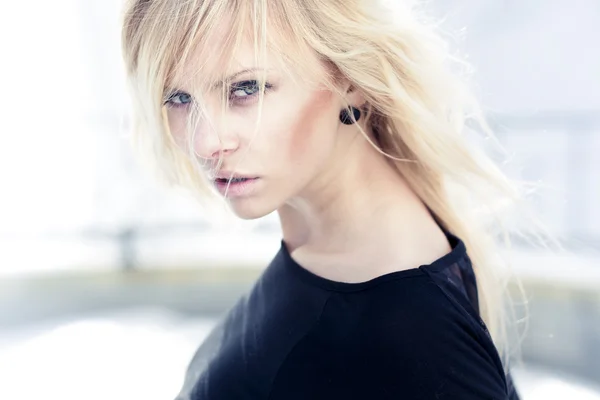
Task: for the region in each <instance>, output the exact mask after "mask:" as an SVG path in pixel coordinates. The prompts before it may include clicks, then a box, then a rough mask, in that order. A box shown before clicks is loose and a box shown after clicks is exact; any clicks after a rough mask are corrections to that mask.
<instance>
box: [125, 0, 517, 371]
mask: <svg viewBox="0 0 600 400" xmlns="http://www.w3.org/2000/svg"><path fill="white" fill-rule="evenodd" d="M413 3H414V2H412V1H389V0H388V1H384V0H330V1H324V0H281V1H268V0H237V1H236V0H229V1H228V0H186V1H173V0H153V1H148V0H130V1H129V2H128V4H127V6H126V9H125V15H124V23H123V35H122V40H123V52H124V59H125V63H126V68H127V74H128V79H129V83H130V87H131V90H132V94H133V96H132V98H133V110H134V130H135V132H136V136H134V138H135V139H136V144H137V145H139V146H140V147H141V150H142V151H143V153H144V154H147V155H149V156H150V158H151V159H152V160H153V162H154V165H156V166H157V170H158V171H159V172H161V173H162V174H163V176H164V177H165V178H166V179H167V180H168V181H169V182H173V183H176V184H180V185H184V186H186V187H188V188H191V189H192V191H193V192H195V193H203V194H205V193H207V190H206V187H207V185H206V182H204V177H203V175H202V174H201V173H199V171H198V167H197V162H196V160H195V159H194V158H193V157H189V154H185V152H183V151H182V150H180V149H179V148H178V147H177V146H176V145H175V143H174V141H173V139H172V137H171V135H170V133H169V130H168V124H167V121H166V115H165V108H164V96H165V90H166V88H167V87H168V86H169V85H170V83H171V82H172V81H173V79H174V78H175V77H177V75H178V74H180V72H178V71H180V70H181V66H182V65H184V64H185V63H186V62H192V61H190V60H191V53H192V52H193V51H194V49H197V48H200V49H202V48H210V46H206V42H207V41H209V40H210V38H211V37H214V35H215V32H217V30H219V29H221V30H222V29H223V26H224V24H225V23H226V24H227V27H228V28H229V30H228V31H227V35H226V38H225V43H223V45H222V46H221V45H220V46H219V47H218V48H217V46H214V45H213V47H212V49H211V51H213V53H210V56H211V57H213V60H215V59H217V58H218V60H219V62H223V63H225V62H229V61H231V59H232V57H233V54H234V53H235V50H236V48H237V45H238V44H239V43H240V41H241V40H242V38H244V37H248V33H250V35H251V36H252V38H253V39H254V44H255V50H256V54H257V57H262V56H264V54H265V52H266V49H267V48H270V49H272V50H275V51H276V54H279V55H280V56H281V57H282V60H283V61H284V64H285V65H288V66H294V67H295V68H300V69H303V70H304V71H305V72H307V73H308V72H310V69H311V65H310V64H308V63H307V60H309V59H311V57H312V59H314V58H315V57H314V56H315V55H316V56H317V57H318V59H319V60H320V61H322V62H324V63H326V64H327V65H329V66H331V67H332V70H333V71H334V72H335V74H332V75H331V76H327V77H325V78H326V79H325V80H327V81H328V82H329V84H330V86H331V87H332V88H333V89H335V86H334V85H333V83H332V82H333V81H334V78H333V76H334V75H339V76H342V77H344V78H345V79H347V80H348V81H349V82H351V83H352V85H353V86H354V87H355V88H356V89H357V90H359V91H360V92H361V93H362V94H363V95H364V97H365V99H366V102H367V104H368V107H367V108H368V109H367V110H366V111H367V112H366V116H365V118H366V123H367V124H369V126H370V128H371V129H372V130H373V132H376V135H377V140H375V141H372V142H371V143H372V144H373V145H374V146H376V147H377V148H378V150H379V151H381V152H382V153H383V154H385V155H386V156H387V157H390V158H391V159H393V160H394V163H395V166H396V167H397V170H398V172H399V173H400V174H401V175H402V177H403V178H404V179H405V180H406V181H407V182H408V184H409V185H410V186H411V188H412V189H413V190H414V191H415V192H416V193H417V195H418V196H419V197H420V198H421V199H422V201H423V202H424V203H425V204H426V205H427V206H428V207H429V209H430V210H431V211H432V212H433V213H434V214H435V216H436V217H437V219H438V221H439V223H440V224H441V225H442V226H443V227H444V228H445V229H447V230H448V231H449V232H451V233H452V234H454V235H456V236H457V237H459V238H461V239H462V240H463V242H464V243H465V245H466V248H467V251H468V253H469V256H470V258H471V260H472V263H473V267H474V271H475V274H476V278H477V284H478V292H479V299H480V301H479V303H480V314H481V316H482V319H483V320H484V321H485V323H486V326H487V327H488V329H489V332H490V334H491V336H492V338H493V340H494V342H495V344H496V347H497V348H498V350H499V352H500V354H501V356H502V358H503V361H504V362H505V365H506V360H507V358H508V356H509V355H510V352H509V351H508V350H509V347H508V343H509V334H508V332H509V331H508V328H509V327H510V326H513V325H512V322H510V317H511V315H510V312H508V311H507V310H508V309H507V307H506V305H507V303H508V302H507V301H506V299H507V296H506V292H507V290H506V289H507V283H508V280H509V279H508V278H509V276H510V274H508V268H506V267H507V264H506V263H505V262H503V260H502V259H501V258H500V257H498V254H499V252H498V251H497V249H496V248H495V239H496V234H495V233H494V232H492V231H490V227H491V226H492V224H491V223H492V222H493V223H494V224H493V225H494V226H501V224H500V222H501V221H502V220H501V219H500V218H499V217H500V216H501V215H502V213H501V210H502V209H504V208H505V206H506V205H508V204H514V203H515V202H516V201H518V200H519V199H520V198H521V197H520V193H519V190H517V188H516V187H515V185H514V184H513V183H511V182H510V181H509V180H508V179H507V178H506V177H505V176H504V175H503V174H502V173H501V171H500V170H499V169H498V168H497V167H496V166H495V165H494V163H493V162H491V161H490V159H489V158H488V157H485V156H483V155H482V153H481V152H477V151H476V150H475V148H473V146H471V145H470V142H469V141H468V140H467V138H466V136H465V132H466V131H468V132H475V131H477V132H480V133H484V135H486V136H487V137H490V138H493V135H491V132H490V129H489V127H488V126H487V124H486V123H485V120H484V118H483V116H482V112H481V110H480V108H479V106H478V104H477V101H476V100H475V99H474V97H473V96H472V95H471V93H470V91H469V89H468V86H467V84H466V83H465V82H464V80H463V79H461V77H460V74H457V70H456V67H458V68H459V70H464V69H465V66H466V64H464V63H462V62H461V61H460V60H459V59H458V58H455V57H453V56H452V55H451V53H450V51H449V50H448V46H447V44H446V42H445V41H444V40H442V36H441V35H440V34H439V33H438V31H437V28H436V25H435V24H432V23H428V22H427V21H426V20H425V19H424V17H423V15H422V14H421V13H420V9H419V8H418V7H416V5H415V4H413ZM273 32H276V33H277V34H272V33H273ZM217 51H219V53H218V54H217V53H216V52H217ZM197 61H198V60H195V62H197ZM199 68H201V66H200V67H199ZM199 75H200V73H199ZM187 78H190V77H187ZM488 142H489V141H488ZM512 350H514V349H512Z"/></svg>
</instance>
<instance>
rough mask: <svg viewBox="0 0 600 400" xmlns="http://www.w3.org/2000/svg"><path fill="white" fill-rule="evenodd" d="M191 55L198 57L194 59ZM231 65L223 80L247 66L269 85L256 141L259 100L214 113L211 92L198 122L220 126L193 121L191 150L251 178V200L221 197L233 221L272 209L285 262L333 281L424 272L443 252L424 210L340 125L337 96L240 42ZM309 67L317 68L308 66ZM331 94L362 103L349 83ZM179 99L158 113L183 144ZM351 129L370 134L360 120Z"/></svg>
mask: <svg viewBox="0 0 600 400" xmlns="http://www.w3.org/2000/svg"><path fill="white" fill-rule="evenodd" d="M198 57H199V58H198V59H202V58H201V57H202V56H201V54H200V53H199V54H198ZM204 59H205V58H204ZM273 59H275V57H272V56H269V57H268V58H267V60H273ZM235 61H236V63H235V64H234V65H232V68H231V69H229V70H227V71H225V75H231V74H234V73H236V72H238V71H241V70H244V69H247V68H255V67H259V68H264V69H266V70H267V71H268V72H267V78H266V79H267V82H268V83H269V84H270V85H272V87H271V88H270V89H268V90H267V91H266V92H265V96H264V104H263V107H264V108H263V113H262V117H261V124H260V129H259V131H258V134H256V135H255V134H254V131H253V129H252V127H253V126H254V123H255V121H256V117H257V110H258V96H254V97H252V96H249V97H246V98H245V99H244V100H243V101H242V100H241V99H238V98H237V97H235V99H234V100H233V102H232V105H231V106H230V107H229V108H228V109H227V110H226V111H225V113H226V114H225V115H222V114H220V108H219V107H218V104H219V100H218V94H217V93H210V92H207V93H203V96H202V99H203V101H204V102H205V103H204V105H205V106H206V108H207V114H209V115H210V117H211V118H212V119H213V120H214V121H226V124H225V123H218V122H217V123H215V124H214V125H210V124H208V123H207V122H206V121H205V120H201V121H200V123H199V124H198V126H197V127H196V132H195V140H194V143H193V146H194V151H195V153H196V154H197V156H198V157H199V158H200V160H201V161H203V164H206V165H207V166H209V167H210V166H214V165H216V160H217V159H218V157H219V153H222V155H223V164H222V166H221V171H232V172H235V173H236V174H240V175H245V176H253V177H259V179H258V180H257V181H256V182H255V183H253V185H255V186H254V188H253V189H254V190H253V191H252V192H251V194H249V195H243V196H234V197H230V198H228V199H227V200H228V203H229V205H230V207H231V209H232V210H233V212H234V213H235V214H237V215H238V216H239V217H240V218H243V219H254V218H260V217H262V216H265V215H267V214H269V213H271V212H273V211H276V212H277V213H278V215H279V218H280V221H281V227H282V232H283V240H284V242H285V244H286V247H287V248H288V250H289V251H290V253H291V255H292V257H293V258H294V260H295V261H297V262H298V263H299V264H300V265H302V266H303V267H304V268H306V269H308V270H309V271H311V272H313V273H315V274H317V275H319V276H322V277H324V278H327V279H331V280H335V281H342V282H363V281H367V280H370V279H373V278H375V277H377V276H380V275H383V274H386V273H390V272H394V271H399V270H404V269H410V268H415V267H418V266H420V265H424V264H429V263H431V262H433V261H435V260H436V259H438V258H440V257H441V256H443V255H445V254H447V253H448V252H449V251H450V246H449V244H448V242H447V240H446V238H445V236H444V234H443V232H442V231H441V230H440V228H439V227H438V226H437V224H436V223H435V222H434V220H433V219H432V217H431V216H430V214H429V213H428V211H427V209H426V207H425V206H424V205H423V203H422V202H421V201H420V200H419V198H418V197H417V196H416V195H415V194H414V192H413V191H412V190H411V189H410V188H409V187H408V185H407V184H406V182H405V181H404V180H403V179H402V178H401V176H400V175H399V174H398V173H397V171H396V170H395V169H394V168H393V166H392V165H391V164H390V163H389V162H388V160H386V159H385V158H384V157H383V156H382V155H381V154H380V153H378V152H377V151H376V150H375V149H373V147H372V146H371V145H370V144H369V143H368V141H367V140H366V139H365V138H364V136H363V135H362V134H361V132H360V131H359V129H358V128H357V125H344V124H342V123H341V122H340V120H339V113H340V110H342V109H343V108H344V99H343V98H341V97H340V96H339V95H338V94H336V93H333V92H332V91H330V90H328V89H327V88H326V87H325V86H324V85H321V84H317V83H307V82H318V81H319V79H305V78H306V77H300V78H301V79H298V78H299V77H297V76H290V75H289V74H287V73H284V71H283V70H282V69H281V68H279V65H278V64H277V63H276V62H270V63H267V64H266V65H255V64H254V57H253V52H252V47H251V46H250V45H249V44H245V45H242V46H241V47H240V48H239V51H238V53H237V54H236V57H235ZM313 62H314V63H318V61H317V59H316V58H315V60H313ZM315 65H316V64H315ZM215 67H218V65H215ZM185 68H189V70H188V71H186V70H184V71H183V73H182V74H181V75H182V76H187V77H191V76H193V74H194V69H193V66H186V67H185ZM215 71H218V68H217V69H215ZM315 71H316V75H315V76H314V78H319V76H318V75H319V74H320V75H321V78H322V77H324V76H325V74H326V72H327V70H326V67H325V66H324V65H319V66H318V68H317V69H315ZM255 79H259V75H258V74H257V73H256V72H246V73H242V74H240V75H239V76H237V77H236V78H235V79H234V84H235V82H239V81H248V80H255ZM339 88H340V89H341V93H345V95H346V97H345V100H346V101H348V102H349V103H350V104H352V105H354V106H356V107H359V106H361V105H362V104H364V99H363V98H362V96H361V95H360V93H359V92H358V91H356V90H354V89H353V88H352V86H351V85H350V83H349V82H346V81H344V80H341V79H340V80H339ZM186 89H187V88H186V85H185V83H184V82H180V83H179V84H178V85H177V86H176V90H177V91H181V92H186ZM188 90H189V89H188ZM188 93H189V92H188ZM234 93H235V94H236V95H237V94H245V93H244V92H243V91H235V92H234ZM182 100H185V101H188V100H189V98H188V97H186V96H185V95H184V96H179V97H177V98H174V99H173V100H172V102H171V103H169V104H168V111H167V113H168V119H169V126H170V129H171V133H172V134H173V136H174V138H175V141H176V142H177V143H178V144H179V145H180V146H185V135H186V132H185V124H186V117H187V114H188V112H189V107H188V106H186V105H185V104H179V103H184V101H182ZM216 110H219V112H216ZM358 124H360V126H362V128H363V129H364V130H365V131H366V132H367V133H368V134H371V132H370V130H369V127H368V126H366V125H364V118H363V119H362V120H360V121H359V122H358Z"/></svg>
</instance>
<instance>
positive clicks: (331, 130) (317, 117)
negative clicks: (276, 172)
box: [288, 91, 336, 163]
mask: <svg viewBox="0 0 600 400" xmlns="http://www.w3.org/2000/svg"><path fill="white" fill-rule="evenodd" d="M332 99H333V94H332V93H331V92H329V91H319V92H316V93H315V95H314V96H312V98H311V99H310V100H309V101H308V102H307V104H306V105H305V106H304V107H302V108H301V109H299V110H297V119H296V120H295V121H294V123H293V124H292V126H291V128H290V130H289V132H290V138H289V148H288V157H289V158H290V160H291V161H292V162H295V163H299V162H304V161H307V159H311V158H318V156H319V153H322V152H326V150H327V148H328V143H330V142H331V140H332V139H333V137H334V134H335V132H336V125H334V124H333V123H332V120H333V118H332V115H333V113H334V110H333V108H332V105H333V104H332ZM333 122H335V121H333Z"/></svg>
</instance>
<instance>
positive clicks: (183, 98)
mask: <svg viewBox="0 0 600 400" xmlns="http://www.w3.org/2000/svg"><path fill="white" fill-rule="evenodd" d="M192 100H193V99H192V96H191V95H189V94H188V93H185V92H175V93H173V94H171V95H169V97H168V98H167V101H165V104H167V105H169V106H172V107H184V106H186V105H188V104H190V103H191V102H192Z"/></svg>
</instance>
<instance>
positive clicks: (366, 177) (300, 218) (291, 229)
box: [278, 133, 431, 254]
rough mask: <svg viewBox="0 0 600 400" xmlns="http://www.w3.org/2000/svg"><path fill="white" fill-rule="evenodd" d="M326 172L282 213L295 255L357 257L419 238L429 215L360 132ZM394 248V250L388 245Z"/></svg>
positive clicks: (338, 151)
mask: <svg viewBox="0 0 600 400" xmlns="http://www.w3.org/2000/svg"><path fill="white" fill-rule="evenodd" d="M336 154H339V156H334V157H333V158H332V161H331V163H330V165H329V166H328V168H327V172H326V173H324V174H323V175H322V176H320V177H319V179H317V180H315V181H314V182H312V183H311V184H310V185H309V187H307V188H306V189H305V190H304V191H303V192H302V193H300V194H299V195H298V196H296V197H295V198H293V199H291V200H290V201H288V203H286V205H284V206H283V207H281V208H280V209H279V210H278V213H279V217H280V220H281V226H282V231H283V239H284V241H285V242H286V245H287V246H288V248H289V250H290V251H294V250H296V249H298V248H300V247H302V248H303V249H310V251H311V252H316V253H320V254H352V253H353V252H354V253H355V252H356V251H357V250H356V249H365V248H366V247H368V246H371V247H373V246H377V247H379V248H390V247H391V248H394V243H395V244H396V246H397V245H398V242H405V240H403V239H411V238H414V237H416V236H417V235H415V227H417V228H418V229H422V228H423V227H424V226H427V227H428V228H429V229H431V224H427V223H425V224H423V221H424V220H425V219H431V218H430V215H429V213H428V211H427V209H426V208H425V206H424V205H423V204H422V202H421V201H420V200H419V199H418V197H417V196H416V195H415V194H414V193H413V192H412V190H410V188H409V187H408V185H407V184H406V182H405V181H404V180H403V179H402V177H401V176H400V175H399V173H398V172H397V171H396V170H395V168H394V166H393V165H392V164H391V163H390V162H389V161H388V160H387V159H386V158H385V157H384V156H383V155H381V154H380V153H379V152H377V151H376V150H375V149H374V148H373V147H372V146H371V145H370V144H369V143H368V142H367V140H365V139H364V137H362V136H361V135H360V133H357V135H356V136H355V137H353V138H352V139H351V140H350V139H348V140H347V141H346V142H345V143H340V144H339V146H338V148H337V149H336ZM388 245H390V246H388Z"/></svg>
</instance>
